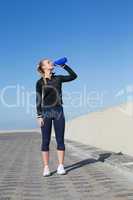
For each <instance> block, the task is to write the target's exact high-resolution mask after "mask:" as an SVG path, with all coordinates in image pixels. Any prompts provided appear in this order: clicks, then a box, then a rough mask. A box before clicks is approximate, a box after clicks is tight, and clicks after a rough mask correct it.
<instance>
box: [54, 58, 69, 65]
mask: <svg viewBox="0 0 133 200" xmlns="http://www.w3.org/2000/svg"><path fill="white" fill-rule="evenodd" d="M66 62H67V58H66V57H63V58H60V59H58V60H56V61H54V63H53V64H54V65H55V66H56V65H64V64H65V63H66Z"/></svg>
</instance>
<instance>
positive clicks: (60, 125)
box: [41, 105, 65, 151]
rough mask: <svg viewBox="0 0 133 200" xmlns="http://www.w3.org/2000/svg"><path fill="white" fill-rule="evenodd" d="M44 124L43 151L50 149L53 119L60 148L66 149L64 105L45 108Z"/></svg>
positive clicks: (42, 128)
mask: <svg viewBox="0 0 133 200" xmlns="http://www.w3.org/2000/svg"><path fill="white" fill-rule="evenodd" d="M43 119H44V125H43V126H41V134H42V143H41V151H49V145H50V140H51V130H52V120H53V124H54V130H55V138H56V142H57V149H58V150H65V144H64V132H65V116H64V111H63V106H62V105H56V106H54V107H46V108H44V110H43Z"/></svg>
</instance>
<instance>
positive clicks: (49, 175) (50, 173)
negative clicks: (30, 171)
mask: <svg viewBox="0 0 133 200" xmlns="http://www.w3.org/2000/svg"><path fill="white" fill-rule="evenodd" d="M50 175H51V173H49V174H45V175H43V177H47V176H50Z"/></svg>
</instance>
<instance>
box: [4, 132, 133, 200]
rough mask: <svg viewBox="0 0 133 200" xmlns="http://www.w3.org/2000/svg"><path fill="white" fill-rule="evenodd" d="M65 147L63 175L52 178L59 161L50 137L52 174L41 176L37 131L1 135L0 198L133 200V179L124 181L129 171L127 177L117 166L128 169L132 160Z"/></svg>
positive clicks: (85, 147)
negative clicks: (64, 170)
mask: <svg viewBox="0 0 133 200" xmlns="http://www.w3.org/2000/svg"><path fill="white" fill-rule="evenodd" d="M65 143H66V152H65V161H64V166H65V169H66V171H67V174H66V175H58V174H56V169H57V165H58V162H57V161H58V157H57V151H56V140H55V137H52V138H51V143H50V161H49V166H50V170H51V172H52V176H49V177H43V176H42V173H43V165H42V164H43V163H42V158H41V151H40V148H41V135H40V133H39V132H32V133H29V132H23V133H17V132H16V133H15V132H14V133H3V134H2V133H1V134H0V200H44V199H46V200H53V199H54V200H57V199H58V200H71V199H75V200H84V199H87V200H107V199H108V200H133V175H132V173H131V174H130V177H129V174H128V172H129V170H127V173H126V169H127V168H126V167H124V168H123V167H121V166H122V164H123V162H124V163H125V162H127V163H128V164H127V166H129V165H130V162H132V160H133V158H132V157H130V156H128V155H120V154H115V153H114V152H111V151H104V150H103V149H99V148H96V147H93V146H90V145H84V144H82V143H79V142H75V141H70V140H68V139H66V140H65ZM99 156H100V159H99ZM101 156H103V157H101ZM118 157H119V158H118ZM103 161H104V162H103ZM116 166H117V167H116ZM125 166H126V165H125ZM120 167H121V169H122V170H123V169H124V173H123V171H122V170H119V168H120ZM130 168H131V165H130ZM130 172H132V170H130Z"/></svg>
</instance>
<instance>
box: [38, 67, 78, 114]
mask: <svg viewBox="0 0 133 200" xmlns="http://www.w3.org/2000/svg"><path fill="white" fill-rule="evenodd" d="M61 67H63V68H64V69H65V70H66V71H67V72H68V73H69V75H55V73H52V76H51V79H49V78H46V81H47V84H45V82H44V79H43V77H41V78H40V79H39V80H37V82H36V111H37V118H39V117H42V116H43V108H45V107H52V106H55V105H61V104H63V100H62V83H63V82H68V81H72V80H74V79H76V78H77V74H76V73H75V72H74V71H73V70H72V69H71V68H70V67H69V66H68V65H66V64H65V65H63V66H61Z"/></svg>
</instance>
